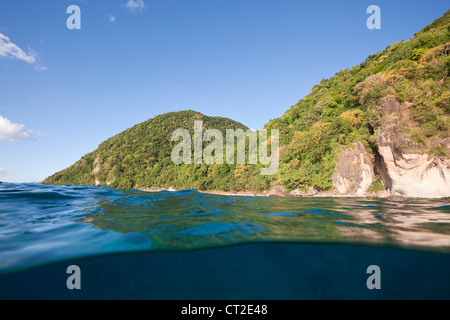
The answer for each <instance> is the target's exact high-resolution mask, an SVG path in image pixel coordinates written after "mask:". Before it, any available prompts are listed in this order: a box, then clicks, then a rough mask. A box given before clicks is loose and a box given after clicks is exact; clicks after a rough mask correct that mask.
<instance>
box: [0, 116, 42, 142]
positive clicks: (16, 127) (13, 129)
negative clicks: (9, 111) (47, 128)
mask: <svg viewBox="0 0 450 320" xmlns="http://www.w3.org/2000/svg"><path fill="white" fill-rule="evenodd" d="M24 128H25V125H24V124H19V123H13V122H11V121H9V120H8V119H7V118H5V117H2V116H1V115H0V141H1V140H6V141H10V142H14V141H18V140H26V139H35V138H36V136H37V135H38V134H37V133H36V132H34V131H32V130H26V131H25V130H24Z"/></svg>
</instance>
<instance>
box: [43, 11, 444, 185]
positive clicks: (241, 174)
mask: <svg viewBox="0 0 450 320" xmlns="http://www.w3.org/2000/svg"><path fill="white" fill-rule="evenodd" d="M449 71H450V11H447V13H445V14H444V16H443V17H441V18H439V19H437V20H435V21H434V22H433V23H431V24H430V25H428V26H427V27H425V28H424V29H423V30H421V31H420V32H418V33H416V34H415V36H414V37H413V38H411V39H410V40H408V41H400V42H397V43H394V44H393V45H391V46H389V47H387V48H386V49H385V50H383V51H380V52H378V53H376V54H373V55H371V56H369V57H368V58H367V59H366V61H364V62H363V63H361V64H359V65H356V66H354V67H353V68H351V69H345V70H341V71H339V72H338V73H336V75H335V76H334V77H332V78H330V79H326V80H325V79H324V80H322V81H321V83H320V84H318V85H316V86H314V87H313V88H312V91H311V93H310V94H308V95H307V96H306V97H305V98H304V99H302V100H300V101H299V102H298V103H297V104H296V105H294V106H292V107H291V108H290V109H289V110H287V111H286V113H285V114H284V115H283V116H282V117H281V118H279V119H274V120H271V121H269V123H268V124H266V126H265V128H266V129H279V131H280V156H281V161H280V170H279V171H278V173H277V175H275V176H261V175H260V174H259V173H260V170H259V165H225V164H224V165H206V164H203V165H194V164H191V165H185V164H182V165H179V166H177V165H175V164H173V163H172V161H171V157H170V155H171V150H172V148H173V146H174V145H175V144H176V143H174V142H172V141H170V138H171V134H172V132H173V131H174V130H175V129H177V128H186V129H190V130H191V131H192V128H193V124H194V120H203V122H204V129H207V128H215V129H219V130H221V131H222V132H224V130H225V129H232V128H241V129H244V130H246V129H247V128H246V127H245V126H244V125H242V124H240V123H238V122H235V121H232V120H230V119H226V118H219V117H207V116H205V115H202V114H200V113H198V112H194V111H181V112H172V113H167V114H163V115H160V116H157V117H155V118H153V119H150V120H148V121H146V122H143V123H141V124H138V125H136V126H134V127H133V128H130V129H128V130H126V131H124V132H122V133H120V134H118V135H116V136H114V137H112V138H110V139H108V140H106V141H105V142H103V143H102V144H100V146H99V148H98V149H97V150H95V151H94V152H92V153H89V154H87V155H85V156H84V157H83V158H82V159H81V160H80V161H78V162H77V163H75V164H74V165H72V166H71V167H69V168H67V169H66V170H63V171H61V172H58V173H56V174H55V175H53V176H51V177H49V178H47V179H46V180H45V181H44V183H48V184H90V185H94V184H97V185H98V184H101V185H109V186H111V187H117V188H150V187H153V188H168V187H174V188H177V189H198V190H223V191H250V190H251V191H261V190H268V189H270V188H271V187H273V186H277V185H281V186H283V187H284V188H286V189H288V190H293V189H300V190H306V189H308V188H309V187H314V188H315V189H317V190H331V189H333V183H332V176H333V173H334V172H335V171H336V163H337V161H338V157H339V152H340V151H341V150H343V149H344V148H348V147H349V146H351V145H352V144H353V142H358V141H359V142H361V143H362V144H363V145H364V146H365V147H366V149H367V151H368V152H369V153H372V154H375V153H376V152H377V148H378V146H379V145H380V144H381V143H387V142H386V137H388V143H390V144H391V145H392V147H393V149H395V150H396V152H401V153H427V154H430V155H433V156H437V157H448V155H450V149H449V148H450V82H449V79H448V75H449ZM191 133H192V132H191ZM377 188H378V189H380V188H382V185H381V184H380V183H379V182H378V183H377V184H376V185H374V186H373V188H372V189H377Z"/></svg>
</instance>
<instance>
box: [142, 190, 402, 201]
mask: <svg viewBox="0 0 450 320" xmlns="http://www.w3.org/2000/svg"><path fill="white" fill-rule="evenodd" d="M136 190H139V191H145V192H161V191H168V192H177V191H182V190H177V189H175V188H172V187H170V188H138V189H136ZM196 191H197V192H200V193H203V194H213V195H223V196H241V197H286V198H303V197H305V198H312V197H317V198H327V197H328V198H355V197H356V198H389V197H400V198H405V199H406V198H408V197H402V196H391V195H389V194H388V193H387V192H386V191H378V192H372V193H367V194H361V195H357V194H337V193H335V192H333V191H316V192H312V191H311V190H308V191H306V192H303V193H300V192H298V191H297V190H293V191H291V192H289V191H288V190H286V189H282V188H280V187H274V188H272V189H271V190H266V191H262V192H253V191H220V190H196Z"/></svg>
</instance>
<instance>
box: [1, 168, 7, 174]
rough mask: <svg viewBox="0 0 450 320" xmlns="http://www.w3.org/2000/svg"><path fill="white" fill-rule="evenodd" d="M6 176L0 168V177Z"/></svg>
mask: <svg viewBox="0 0 450 320" xmlns="http://www.w3.org/2000/svg"><path fill="white" fill-rule="evenodd" d="M5 175H6V171H5V170H3V169H2V168H0V176H5Z"/></svg>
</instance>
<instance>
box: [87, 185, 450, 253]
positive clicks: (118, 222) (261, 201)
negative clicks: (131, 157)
mask: <svg viewBox="0 0 450 320" xmlns="http://www.w3.org/2000/svg"><path fill="white" fill-rule="evenodd" d="M83 221H85V222H89V223H92V224H93V225H94V226H95V227H96V228H100V229H103V230H114V231H117V232H122V233H129V232H136V231H137V232H139V233H141V234H145V235H146V236H148V237H149V238H150V239H151V240H152V244H153V248H154V249H163V250H171V249H192V248H198V247H205V246H216V245H223V244H230V243H236V242H245V241H314V242H316V241H317V242H344V243H348V242H349V243H366V244H379V245H394V246H395V245H400V246H414V247H421V248H425V249H427V248H428V249H438V250H440V251H441V250H442V251H450V206H449V205H448V199H444V200H436V199H433V200H429V199H401V198H390V199H375V198H277V197H239V196H223V195H210V194H202V193H199V192H196V191H194V190H189V191H182V192H159V193H155V194H149V193H146V192H136V191H123V197H121V198H119V199H115V200H114V201H101V202H100V203H99V207H98V212H97V213H96V214H95V215H92V216H90V217H87V218H85V219H83Z"/></svg>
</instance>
